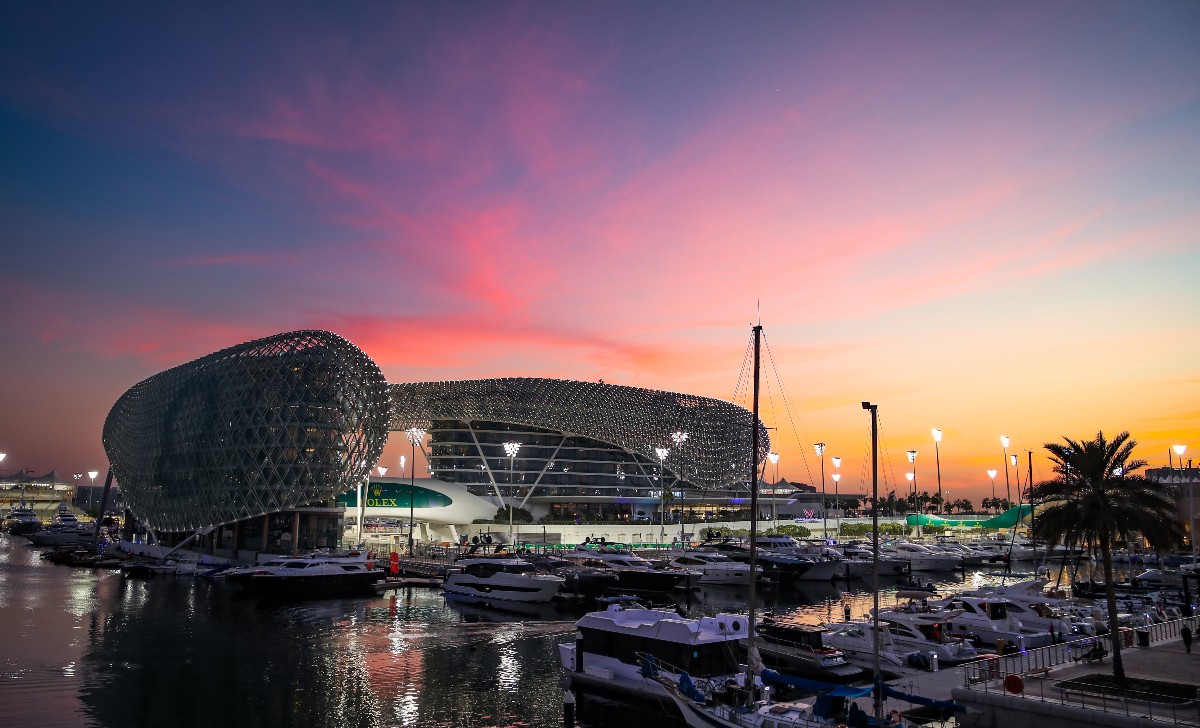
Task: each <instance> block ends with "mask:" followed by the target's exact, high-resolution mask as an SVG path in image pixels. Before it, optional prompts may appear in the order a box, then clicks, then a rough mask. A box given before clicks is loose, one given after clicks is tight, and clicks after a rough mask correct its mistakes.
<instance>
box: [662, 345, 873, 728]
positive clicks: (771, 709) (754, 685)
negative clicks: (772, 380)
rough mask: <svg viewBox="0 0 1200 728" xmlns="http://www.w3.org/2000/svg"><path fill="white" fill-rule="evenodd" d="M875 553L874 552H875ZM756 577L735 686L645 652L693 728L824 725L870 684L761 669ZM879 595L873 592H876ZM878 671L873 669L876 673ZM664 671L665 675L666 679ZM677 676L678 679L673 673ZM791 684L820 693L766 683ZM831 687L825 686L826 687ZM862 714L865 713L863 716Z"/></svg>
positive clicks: (753, 443)
mask: <svg viewBox="0 0 1200 728" xmlns="http://www.w3.org/2000/svg"><path fill="white" fill-rule="evenodd" d="M753 332H754V410H753V411H754V417H753V419H752V420H751V421H752V423H753V424H752V426H751V427H752V434H751V440H750V571H751V573H753V572H754V569H755V567H756V566H757V564H756V563H755V560H756V552H757V546H758V465H759V461H758V421H759V420H758V393H759V347H760V343H761V337H762V325H761V324H756V325H755V326H754V327H753ZM877 553H878V552H877ZM755 581H756V580H753V579H752V580H751V581H750V589H749V592H750V593H749V601H750V611H749V616H748V618H747V622H748V627H747V641H748V645H747V655H748V658H747V661H746V662H747V665H746V671H745V673H743V674H741V675H739V676H738V677H739V678H740V680H739V681H738V682H737V684H736V685H713V684H711V682H710V681H705V680H699V681H695V680H692V679H691V677H690V676H689V675H688V674H687V673H680V672H679V671H678V670H673V669H672V668H671V667H670V666H669V665H667V664H665V663H663V662H662V661H661V660H659V659H657V658H656V657H655V656H654V655H645V656H644V657H645V666H644V670H645V672H646V673H648V674H649V676H650V677H652V678H654V679H655V680H656V681H657V682H658V683H659V684H660V685H662V686H663V687H664V688H665V689H666V692H667V694H668V695H669V696H670V697H671V699H672V701H673V702H674V703H675V705H676V706H677V707H678V708H679V711H680V713H682V714H683V719H684V721H685V722H686V723H687V724H688V725H689V726H691V727H692V728H712V726H718V727H719V728H766V727H767V726H771V728H828V726H829V725H830V723H831V718H833V717H834V716H833V713H834V703H833V700H832V698H835V697H840V698H848V697H864V696H866V695H869V694H870V693H871V688H851V687H845V686H836V687H834V686H830V685H827V684H826V683H819V682H816V681H811V680H801V679H797V678H790V677H784V676H783V675H780V674H779V673H776V672H774V671H772V670H764V669H763V664H762V659H761V658H760V657H759V654H758V647H757V645H756V639H757V637H756V632H755V630H756V621H757V620H756V616H757V615H756V613H755V612H756V607H757V605H756V594H755ZM876 593H877V594H878V590H876ZM876 674H878V670H877V671H876ZM668 675H669V676H670V677H668ZM676 676H678V677H676ZM772 686H779V687H786V686H795V687H801V688H808V689H809V690H810V691H814V692H816V691H820V692H822V695H821V697H818V698H816V699H815V700H813V701H799V700H796V701H781V702H776V701H772V700H771V697H770V693H771V687H772ZM831 687H832V688H833V689H829V688H831ZM853 710H857V706H854V707H853ZM864 717H865V716H864Z"/></svg>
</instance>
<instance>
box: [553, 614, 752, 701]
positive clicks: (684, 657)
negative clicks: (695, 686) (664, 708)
mask: <svg viewBox="0 0 1200 728" xmlns="http://www.w3.org/2000/svg"><path fill="white" fill-rule="evenodd" d="M604 601H606V602H607V607H606V608H605V609H604V610H603V611H597V612H589V613H587V614H585V615H583V617H581V618H580V619H579V621H578V622H576V623H575V628H576V635H575V640H574V641H573V642H564V643H561V644H559V646H558V652H559V659H560V660H561V661H562V667H563V671H564V673H565V675H566V677H567V678H568V679H570V680H571V681H572V682H579V683H583V684H587V685H592V686H594V687H598V688H601V689H604V690H610V691H614V692H618V693H624V694H628V695H636V696H641V697H650V698H666V697H668V695H667V692H666V690H665V689H664V688H663V686H662V685H661V684H660V683H659V682H657V681H656V680H654V679H652V678H651V677H648V676H647V675H645V674H643V666H644V663H645V659H644V656H645V655H653V656H655V657H656V658H657V657H659V656H662V659H663V660H664V661H666V662H669V663H670V664H671V665H677V666H678V669H679V670H681V671H685V672H687V673H688V675H690V676H691V677H692V679H695V680H709V681H713V682H720V683H724V681H725V680H726V679H729V678H730V677H732V676H734V675H736V674H739V673H740V672H741V670H742V668H741V667H740V662H739V661H740V655H741V653H742V651H743V645H742V644H741V643H743V642H744V641H745V640H746V635H747V630H748V624H747V620H746V617H745V615H740V614H718V615H716V616H715V617H701V618H700V619H688V618H686V617H681V616H679V615H678V614H676V613H675V612H673V611H668V610H664V609H646V608H644V607H642V606H641V605H640V604H638V603H637V602H635V601H632V600H631V598H629V597H611V598H609V599H607V600H604ZM671 677H672V678H673V679H678V677H679V675H678V674H675V675H672V676H671Z"/></svg>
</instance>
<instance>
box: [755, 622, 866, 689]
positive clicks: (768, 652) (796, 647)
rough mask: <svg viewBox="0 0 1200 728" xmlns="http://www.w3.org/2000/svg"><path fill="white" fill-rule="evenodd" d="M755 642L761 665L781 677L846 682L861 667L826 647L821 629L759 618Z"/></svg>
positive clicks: (830, 647)
mask: <svg viewBox="0 0 1200 728" xmlns="http://www.w3.org/2000/svg"><path fill="white" fill-rule="evenodd" d="M758 636H759V638H760V639H759V640H758V642H757V643H756V645H757V647H758V652H759V655H761V657H762V662H763V665H764V666H766V667H769V668H772V669H774V670H777V671H778V672H781V673H784V674H792V675H801V676H804V677H811V678H816V679H818V680H824V681H826V682H835V683H836V682H849V681H851V680H854V679H855V678H858V677H861V676H862V674H863V670H862V668H861V667H858V666H856V665H851V664H850V663H849V662H847V661H846V655H845V654H844V653H843V652H842V651H841V650H840V649H838V648H837V647H833V646H831V645H826V644H825V643H824V641H823V639H822V637H823V630H821V629H820V628H818V627H813V626H811V625H807V624H799V623H796V622H788V621H777V620H772V619H763V620H762V621H761V622H759V624H758Z"/></svg>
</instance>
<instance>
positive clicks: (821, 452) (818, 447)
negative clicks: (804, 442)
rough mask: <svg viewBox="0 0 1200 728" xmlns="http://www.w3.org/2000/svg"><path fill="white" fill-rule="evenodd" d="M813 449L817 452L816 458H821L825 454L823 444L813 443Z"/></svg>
mask: <svg viewBox="0 0 1200 728" xmlns="http://www.w3.org/2000/svg"><path fill="white" fill-rule="evenodd" d="M813 449H814V450H816V451H817V457H821V456H822V455H824V454H825V443H823V442H815V443H813Z"/></svg>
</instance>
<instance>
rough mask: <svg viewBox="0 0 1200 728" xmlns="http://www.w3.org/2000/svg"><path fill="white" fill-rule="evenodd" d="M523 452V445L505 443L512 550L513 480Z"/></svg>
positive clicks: (509, 534)
mask: <svg viewBox="0 0 1200 728" xmlns="http://www.w3.org/2000/svg"><path fill="white" fill-rule="evenodd" d="M520 451H521V443H519V442H506V443H504V452H505V453H506V454H507V455H508V545H509V548H512V547H513V545H514V543H513V519H512V501H513V480H514V479H515V477H516V465H517V453H518V452H520Z"/></svg>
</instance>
